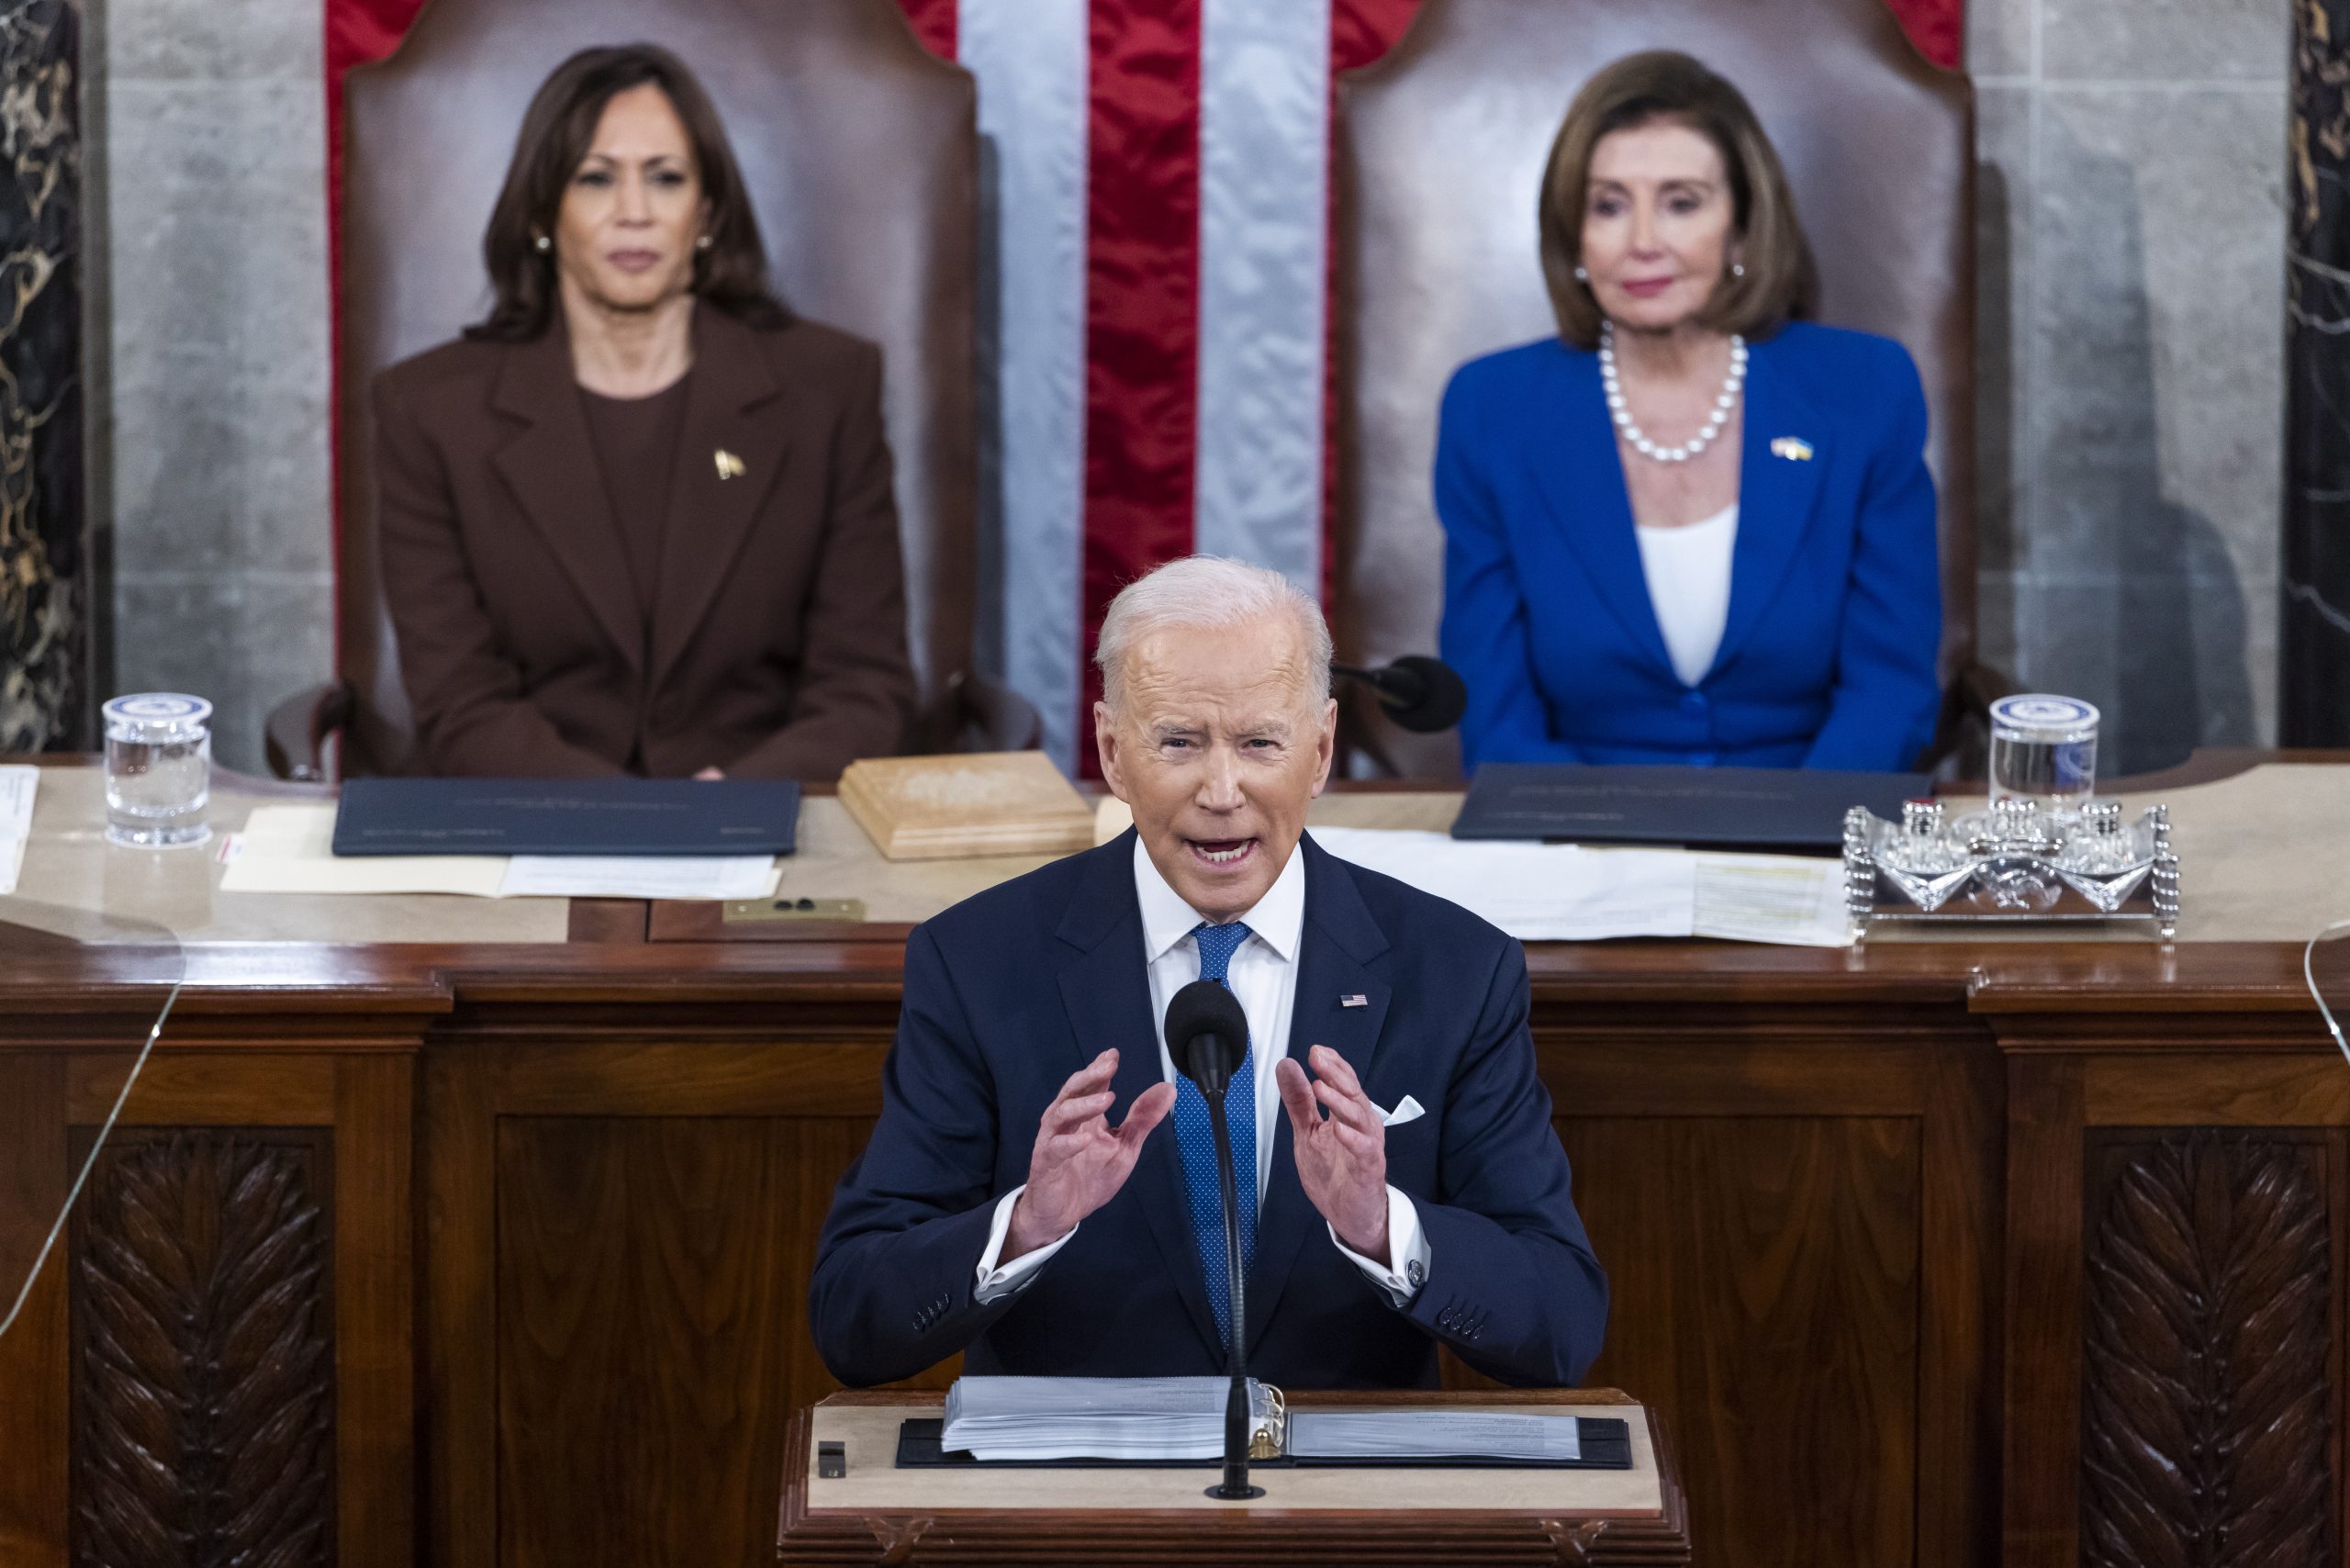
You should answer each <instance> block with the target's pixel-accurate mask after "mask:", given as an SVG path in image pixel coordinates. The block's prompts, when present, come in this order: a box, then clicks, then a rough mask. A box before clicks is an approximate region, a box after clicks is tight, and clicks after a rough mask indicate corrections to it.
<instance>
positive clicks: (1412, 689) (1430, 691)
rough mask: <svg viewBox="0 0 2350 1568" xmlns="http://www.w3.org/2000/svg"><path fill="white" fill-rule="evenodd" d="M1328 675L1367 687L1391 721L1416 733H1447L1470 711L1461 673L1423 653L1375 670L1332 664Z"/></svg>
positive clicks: (1406, 656) (1440, 660)
mask: <svg viewBox="0 0 2350 1568" xmlns="http://www.w3.org/2000/svg"><path fill="white" fill-rule="evenodd" d="M1330 673H1331V674H1332V675H1336V676H1340V677H1343V678H1346V679H1348V680H1359V681H1361V682H1362V683H1363V684H1364V685H1365V686H1368V687H1370V688H1371V694H1372V695H1373V696H1375V697H1377V698H1378V699H1379V706H1380V707H1381V708H1382V710H1383V711H1385V712H1386V714H1387V716H1388V717H1389V718H1390V719H1393V721H1394V722H1396V723H1397V724H1399V725H1401V726H1402V727H1403V728H1404V729H1407V730H1411V731H1413V732H1415V733H1416V734H1424V735H1432V734H1436V733H1437V732H1438V731H1439V730H1449V729H1450V728H1452V726H1453V725H1455V724H1457V723H1459V722H1460V715H1461V714H1463V713H1465V712H1467V711H1469V688H1468V685H1467V683H1466V682H1464V681H1462V680H1461V678H1460V671H1459V670H1456V669H1454V668H1453V667H1452V666H1450V665H1449V664H1446V663H1445V662H1444V661H1443V660H1442V659H1432V658H1429V657H1428V656H1427V655H1425V654H1406V655H1404V656H1403V657H1402V658H1400V659H1397V660H1396V661H1395V662H1394V663H1393V664H1389V665H1382V666H1380V667H1379V668H1378V669H1361V668H1358V667H1357V666H1353V665H1332V666H1330Z"/></svg>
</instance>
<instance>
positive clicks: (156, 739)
mask: <svg viewBox="0 0 2350 1568" xmlns="http://www.w3.org/2000/svg"><path fill="white" fill-rule="evenodd" d="M104 712H105V714H106V837H107V838H108V839H109V840H110V841H112V842H113V843H116V844H127V845H130V846H133V847H136V848H140V849H161V848H168V847H170V846H174V845H183V844H201V843H203V842H204V841H205V840H206V839H207V838H208V837H210V836H211V834H212V829H211V827H210V826H209V825H208V824H207V823H206V822H205V820H204V816H205V812H206V810H207V808H208V807H209V806H210V805H211V803H212V729H211V723H210V721H211V718H212V704H211V703H209V702H207V701H206V700H204V699H203V698H201V697H188V696H184V695H182V694H181V693H179V692H175V691H146V692H140V693H138V694H137V695H135V696H129V697H117V698H116V699H114V700H112V701H110V702H108V703H107V704H106V708H105V710H104Z"/></svg>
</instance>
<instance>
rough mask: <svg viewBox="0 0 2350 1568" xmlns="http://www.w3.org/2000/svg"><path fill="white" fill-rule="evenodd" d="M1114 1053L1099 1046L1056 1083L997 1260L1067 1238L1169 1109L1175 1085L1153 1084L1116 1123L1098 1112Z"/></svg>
mask: <svg viewBox="0 0 2350 1568" xmlns="http://www.w3.org/2000/svg"><path fill="white" fill-rule="evenodd" d="M1117 1074H1118V1053H1117V1052H1116V1051H1115V1050H1106V1051H1103V1052H1102V1054H1101V1055H1100V1056H1098V1057H1095V1058H1093V1060H1092V1061H1091V1062H1090V1063H1089V1064H1087V1065H1086V1066H1085V1067H1083V1068H1081V1069H1080V1070H1079V1071H1078V1072H1077V1074H1076V1075H1075V1076H1074V1077H1072V1078H1070V1080H1069V1081H1068V1082H1067V1083H1064V1084H1062V1085H1061V1092H1059V1093H1058V1094H1056V1095H1055V1096H1053V1103H1051V1104H1049V1105H1047V1106H1046V1107H1045V1115H1044V1119H1043V1120H1042V1121H1040V1122H1039V1123H1038V1124H1037V1126H1036V1147H1035V1150H1034V1151H1033V1152H1031V1153H1030V1154H1029V1156H1028V1186H1027V1190H1026V1191H1024V1192H1023V1193H1021V1194H1020V1197H1019V1200H1018V1201H1017V1202H1015V1203H1014V1204H1013V1205H1012V1225H1011V1226H1010V1228H1009V1229H1008V1230H1007V1231H1006V1232H1005V1234H1004V1238H1003V1251H1002V1254H1001V1255H1000V1256H999V1258H998V1259H997V1261H998V1262H999V1263H1009V1262H1010V1261H1012V1260H1013V1259H1014V1258H1021V1257H1025V1256H1026V1255H1027V1254H1029V1253H1031V1252H1034V1251H1035V1250H1036V1249H1038V1248H1039V1247H1043V1246H1046V1245H1047V1244H1048V1243H1050V1242H1052V1241H1055V1240H1057V1239H1058V1238H1061V1237H1064V1236H1067V1235H1068V1234H1069V1232H1070V1231H1071V1230H1073V1229H1075V1228H1076V1227H1077V1223H1078V1221H1080V1220H1081V1219H1083V1218H1084V1217H1085V1216H1086V1215H1090V1214H1091V1213H1092V1212H1093V1211H1094V1210H1095V1209H1098V1208H1100V1207H1101V1206H1102V1204H1106V1203H1108V1202H1109V1201H1110V1200H1111V1199H1112V1198H1113V1197H1115V1196H1117V1193H1118V1189H1119V1188H1121V1187H1123V1186H1125V1184H1126V1177H1127V1175H1128V1174H1129V1173H1131V1172H1132V1171H1133V1170H1134V1168H1135V1159H1136V1157H1137V1156H1139V1155H1140V1154H1141V1153H1142V1140H1143V1139H1145V1138H1147V1137H1149V1136H1150V1129H1151V1128H1153V1127H1155V1126H1158V1124H1159V1123H1160V1122H1162V1121H1164V1120H1165V1119H1166V1117H1167V1113H1168V1112H1169V1111H1171V1110H1173V1109H1174V1108H1175V1086H1174V1085H1173V1084H1171V1083H1154V1084H1152V1085H1151V1086H1150V1087H1149V1088H1148V1089H1146V1090H1144V1091H1143V1092H1141V1093H1140V1094H1137V1095H1136V1096H1135V1103H1134V1104H1133V1105H1131V1106H1129V1107H1128V1108H1127V1111H1126V1119H1125V1121H1123V1122H1121V1123H1120V1124H1118V1126H1116V1127H1114V1128H1113V1127H1112V1126H1110V1118H1109V1116H1108V1115H1107V1114H1105V1113H1107V1112H1108V1111H1109V1109H1110V1104H1111V1102H1112V1101H1113V1099H1114V1098H1115V1096H1114V1095H1113V1094H1112V1093H1111V1092H1110V1082H1111V1081H1112V1080H1113V1079H1114V1078H1115V1077H1117Z"/></svg>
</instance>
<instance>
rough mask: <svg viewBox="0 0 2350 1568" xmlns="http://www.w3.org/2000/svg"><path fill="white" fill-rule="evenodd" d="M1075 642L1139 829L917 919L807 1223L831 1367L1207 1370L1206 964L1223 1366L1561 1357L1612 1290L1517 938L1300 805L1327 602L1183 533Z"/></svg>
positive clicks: (1380, 1370)
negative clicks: (1578, 1197) (1578, 1186)
mask: <svg viewBox="0 0 2350 1568" xmlns="http://www.w3.org/2000/svg"><path fill="white" fill-rule="evenodd" d="M1099 656H1100V660H1101V664H1102V674H1103V700H1102V702H1101V703H1099V704H1097V705H1096V707H1095V710H1094V722H1095V727H1096V734H1097V742H1098V745H1099V747H1100V751H1101V756H1102V775H1103V778H1105V780H1106V781H1107V782H1108V783H1109V785H1110V787H1111V789H1112V790H1113V791H1114V792H1115V793H1116V794H1117V795H1118V797H1119V798H1120V799H1121V800H1124V801H1126V802H1127V803H1128V804H1129V805H1131V806H1132V807H1133V809H1134V816H1135V828H1134V831H1132V832H1130V833H1127V834H1124V835H1122V836H1121V837H1119V838H1118V839H1116V840H1115V841H1114V842H1113V843H1110V844H1107V845H1104V846H1102V847H1100V848H1098V849H1094V850H1091V851H1089V852H1087V853H1085V854H1081V855H1075V856H1071V857H1069V858H1067V859H1065V860H1061V861H1057V862H1056V863H1054V864H1053V865H1050V866H1047V867H1045V868H1043V869H1041V870H1038V871H1035V872H1032V873H1030V874H1029V875H1027V876H1025V877H1022V878H1019V879H1015V880H1013V881H1011V882H1008V883H1006V884H1004V885H1003V886H1002V887H999V888H995V889H992V890H989V891H988V892H985V893H982V894H980V895H979V896H978V897H976V898H973V899H969V900H967V901H966V902H963V903H961V904H958V905H957V906H956V907H955V908H953V909H951V910H948V911H947V912H946V913H944V914H942V915H940V916H938V917H937V918H936V919H934V920H933V921H931V922H929V923H928V924H924V925H923V926H922V927H921V928H920V929H919V930H917V931H916V932H915V933H914V934H913V936H912V939H911V940H910V941H909V943H908V945H907V950H906V977H905V1009H904V1013H903V1014H902V1015H901V1019H900V1023H899V1030H898V1039H897V1044H896V1047H895V1048H894V1049H892V1050H891V1052H890V1061H889V1066H888V1070H887V1072H886V1074H885V1078H884V1085H883V1105H882V1112H881V1119H880V1122H879V1124H878V1126H876V1127H875V1129H874V1134H873V1140H872V1142H871V1143H870V1144H869V1145H868V1146H867V1148H866V1150H865V1153H864V1154H863V1155H862V1156H860V1157H859V1158H858V1159H857V1161H856V1164H855V1165H853V1166H852V1167H850V1169H849V1170H848V1173H847V1174H846V1175H845V1177H843V1178H842V1181H841V1184H840V1188H839V1191H838V1192H837V1193H835V1194H834V1201H833V1211H832V1215H831V1216H830V1218H829V1219H828V1220H827V1221H826V1224H825V1226H824V1232H823V1235H822V1238H821V1240H820V1241H819V1243H818V1250H817V1261H816V1271H815V1277H814V1281H813V1283H812V1285H811V1291H810V1321H811V1326H812V1328H813V1331H814V1334H815V1338H816V1344H817V1349H818V1350H819V1351H820V1352H821V1353H822V1356H823V1358H824V1361H825V1364H826V1365H828V1366H829V1367H831V1368H832V1369H833V1372H834V1374H835V1375H837V1376H838V1377H840V1378H841V1379H842V1380H843V1381H844V1382H846V1383H883V1382H888V1381H890V1380H892V1379H896V1378H901V1377H906V1376H910V1375H912V1373H915V1372H920V1371H921V1370H922V1369H923V1368H924V1367H927V1366H930V1365H931V1364H933V1363H934V1362H935V1361H940V1360H942V1359H944V1358H946V1357H947V1356H950V1355H953V1354H954V1353H956V1352H957V1351H958V1350H959V1351H962V1352H963V1353H964V1357H965V1360H964V1366H965V1368H966V1370H968V1371H969V1372H980V1373H986V1372H1013V1373H1053V1374H1068V1375H1092V1376H1140V1375H1153V1374H1181V1373H1191V1374H1202V1375H1213V1374H1215V1373H1218V1372H1222V1371H1223V1370H1224V1367H1225V1350H1224V1346H1225V1336H1226V1335H1227V1334H1229V1333H1230V1332H1232V1331H1233V1328H1234V1326H1233V1325H1232V1324H1231V1322H1230V1316H1231V1303H1230V1302H1229V1301H1228V1300H1227V1299H1226V1294H1225V1290H1224V1281H1225V1253H1224V1229H1223V1223H1222V1219H1221V1209H1220V1205H1219V1202H1218V1198H1217V1195H1216V1179H1215V1166H1214V1157H1213V1154H1212V1153H1211V1152H1210V1134H1209V1131H1208V1123H1207V1119H1206V1114H1205V1109H1204V1104H1203V1102H1201V1101H1200V1099H1199V1096H1198V1091H1197V1090H1196V1089H1195V1088H1194V1087H1192V1085H1191V1084H1190V1083H1189V1082H1188V1081H1182V1082H1181V1083H1179V1082H1178V1081H1176V1074H1175V1072H1174V1070H1173V1065H1172V1062H1171V1060H1170V1059H1169V1056H1168V1055H1167V1053H1166V1051H1165V1049H1164V1047H1163V1046H1162V1045H1161V1044H1160V1027H1159V1020H1160V1019H1161V1018H1162V1017H1163V1016H1164V1014H1165V1009H1166V1006H1167V1002H1168V1000H1169V997H1171V996H1172V994H1173V993H1174V992H1175V991H1178V990H1180V989H1181V987H1182V986H1183V985H1184V984H1187V983H1189V982H1190V981H1191V980H1194V979H1197V978H1203V977H1204V978H1208V979H1218V980H1224V981H1225V983H1226V984H1227V985H1228V986H1230V988H1231V989H1232V991H1234V993H1235V994H1236V996H1237V999H1238V1000H1239V1002H1240V1003H1241V1006H1242V1010H1243V1012H1244V1013H1245V1014H1247V1016H1248V1025H1249V1033H1250V1036H1251V1044H1250V1048H1249V1055H1248V1059H1247V1060H1246V1061H1244V1062H1243V1063H1242V1065H1241V1068H1240V1070H1239V1071H1237V1073H1236V1074H1235V1075H1234V1078H1233V1091H1232V1100H1231V1103H1232V1104H1233V1105H1234V1106H1235V1107H1237V1108H1240V1109H1239V1111H1238V1114H1234V1115H1233V1116H1232V1118H1231V1121H1232V1140H1233V1145H1234V1159H1235V1165H1236V1168H1237V1177H1238V1186H1239V1191H1240V1200H1241V1203H1240V1207H1241V1220H1242V1227H1241V1228H1242V1236H1241V1249H1242V1253H1243V1260H1244V1264H1245V1267H1246V1280H1247V1287H1248V1288H1247V1292H1246V1310H1247V1322H1246V1324H1245V1325H1243V1326H1241V1327H1242V1329H1243V1331H1245V1332H1246V1334H1247V1336H1248V1358H1249V1366H1250V1369H1251V1371H1252V1372H1256V1373H1257V1374H1258V1375H1260V1376H1262V1377H1263V1378H1265V1379H1266V1380H1267V1381H1269V1382H1271V1383H1276V1384H1280V1385H1283V1386H1294V1387H1300V1388H1344V1387H1403V1386H1414V1385H1416V1386H1429V1385H1433V1384H1434V1383H1435V1382H1436V1381H1437V1347H1438V1344H1449V1345H1450V1346H1451V1347H1452V1348H1453V1349H1454V1350H1457V1351H1459V1352H1460V1356H1461V1357H1462V1358H1463V1359H1464V1360H1465V1361H1468V1362H1469V1363H1470V1364H1471V1365H1472V1366H1475V1367H1477V1368H1478V1369H1480V1370H1481V1371H1483V1372H1488V1373H1491V1374H1492V1375H1494V1376H1495V1377H1498V1378H1501V1379H1504V1380H1505V1381H1507V1382H1510V1383H1521V1384H1559V1383H1572V1382H1574V1381H1575V1380H1576V1379H1577V1378H1578V1377H1580V1376H1581V1375H1582V1373H1583V1369H1584V1368H1585V1367H1586V1366H1588V1365H1589V1364H1590V1361H1591V1360H1592V1358H1593V1356H1594V1355H1595V1354H1596V1353H1597V1351H1598V1349H1599V1341H1600V1335H1601V1330H1602V1328H1603V1327H1604V1325H1605V1323H1606V1310H1607V1286H1606V1279H1605V1276H1604V1275H1603V1274H1602V1273H1601V1271H1600V1268H1599V1264H1598V1261H1597V1260H1596V1259H1595V1258H1594V1257H1593V1255H1592V1251H1591V1246H1590V1243H1589V1242H1588V1241H1587V1240H1586V1239H1585V1238H1584V1236H1583V1224H1582V1222H1581V1220H1580V1219H1579V1218H1578V1217H1577V1216H1576V1214H1575V1209H1574V1203H1573V1198H1572V1191H1571V1186H1570V1182H1569V1176H1568V1170H1567V1159H1566V1153H1565V1151H1564V1150H1563V1149H1562V1148H1560V1145H1559V1140H1558V1137H1557V1135H1556V1134H1555V1133H1554V1132H1553V1131H1552V1129H1551V1126H1550V1096H1549V1094H1548V1093H1547V1092H1545V1091H1544V1090H1543V1088H1542V1085H1541V1082H1540V1081H1539V1079H1537V1077H1536V1076H1535V1070H1534V1046H1533V1041H1532V1038H1531V1037H1530V1036H1529V1035H1528V1034H1527V976H1526V962H1525V957H1524V954H1523V953H1522V952H1521V950H1520V949H1519V947H1518V945H1517V944H1516V942H1515V941H1513V940H1511V939H1510V938H1509V937H1507V936H1505V935H1503V934H1502V933H1500V932H1499V931H1496V930H1494V928H1493V927H1492V926H1490V925H1488V924H1485V923H1484V922H1483V921H1482V920H1479V919H1478V918H1477V917H1476V916H1474V915H1472V914H1471V913H1468V912H1467V911H1465V910H1462V909H1460V907H1459V906H1457V905H1454V904H1451V903H1448V902H1445V901H1443V900H1441V899H1437V898H1433V897H1430V896H1429V895H1427V894H1425V893H1421V892H1418V891H1416V890H1413V889H1411V888H1408V887H1406V886H1404V884H1402V883H1400V882H1397V881H1393V880H1392V879H1388V878H1386V877H1382V876H1379V875H1377V874H1375V873H1373V872H1371V871H1367V870H1364V869H1362V868H1358V867H1354V866H1350V865H1348V863H1347V862H1345V861H1342V860H1339V859H1337V858H1336V857H1332V856H1330V855H1327V854H1326V853H1324V852H1323V851H1322V850H1321V849H1319V848H1318V847H1316V846H1315V844H1314V842H1313V841H1312V840H1311V839H1310V838H1307V837H1305V836H1304V825H1305V812H1306V806H1307V803H1308V802H1309V801H1311V800H1312V799H1313V798H1314V797H1315V795H1316V794H1318V793H1319V792H1320V791H1321V789H1322V786H1323V783H1324V782H1325V780H1326V778H1328V776H1329V771H1330V760H1331V755H1332V750H1333V742H1334V736H1335V724H1336V717H1337V715H1336V709H1335V705H1334V704H1333V703H1332V702H1331V700H1330V697H1329V678H1330V668H1329V666H1330V641H1329V633H1328V632H1327V631H1326V629H1325V627H1324V625H1323V622H1322V616H1321V611H1320V610H1319V609H1318V608H1316V607H1315V604H1314V602H1313V601H1312V600H1311V599H1307V598H1305V597H1304V595H1302V594H1299V593H1298V592H1296V591H1295V590H1294V589H1293V588H1291V587H1290V585H1289V584H1288V582H1287V581H1286V580H1285V579H1283V578H1282V577H1281V576H1280V575H1279V574H1277V573H1272V572H1268V571H1263V570H1261V569H1259V568H1257V567H1252V566H1242V565H1240V564H1238V563H1236V562H1230V561H1221V560H1215V559H1213V558H1205V557H1195V558H1193V559H1191V560H1187V561H1179V562H1176V563H1173V564H1172V565H1169V566H1164V567H1161V568H1160V569H1159V570H1158V572H1155V573H1153V574H1152V575H1151V576H1149V577H1145V578H1143V579H1142V580H1141V581H1139V582H1137V583H1136V584H1134V585H1132V586H1130V587H1129V588H1127V589H1126V590H1125V592H1124V593H1122V594H1121V595H1119V597H1118V599H1117V601H1116V602H1115V603H1114V604H1113V606H1112V608H1111V610H1110V613H1109V617H1108V619H1107V621H1106V622H1104V624H1103V628H1102V638H1101V652H1100V655H1099ZM1252 1089H1253V1091H1254V1092H1253V1095H1252V1094H1251V1093H1250V1092H1249V1091H1251V1090H1252ZM1252 1102H1253V1107H1252ZM1119 1104H1123V1105H1125V1107H1126V1109H1125V1114H1124V1117H1123V1119H1122V1120H1121V1121H1120V1122H1119V1123H1118V1124H1117V1125H1116V1126H1112V1124H1111V1122H1110V1119H1109V1115H1108V1113H1109V1112H1110V1111H1111V1110H1112V1109H1113V1107H1114V1106H1116V1105H1119ZM1249 1108H1253V1109H1254V1110H1255V1112H1256V1114H1254V1115H1250V1114H1247V1111H1248V1109H1249ZM1170 1115H1171V1126H1163V1127H1162V1126H1161V1124H1162V1123H1167V1122H1169V1120H1170Z"/></svg>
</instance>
